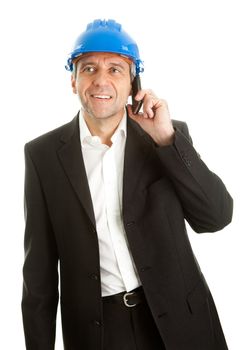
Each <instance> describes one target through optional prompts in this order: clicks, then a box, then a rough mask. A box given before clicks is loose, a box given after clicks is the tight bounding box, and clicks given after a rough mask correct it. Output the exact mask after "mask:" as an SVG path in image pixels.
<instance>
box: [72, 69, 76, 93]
mask: <svg viewBox="0 0 246 350" xmlns="http://www.w3.org/2000/svg"><path fill="white" fill-rule="evenodd" d="M71 86H72V90H73V93H74V94H77V88H76V78H75V76H74V74H72V75H71Z"/></svg>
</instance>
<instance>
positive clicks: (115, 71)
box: [111, 67, 120, 73]
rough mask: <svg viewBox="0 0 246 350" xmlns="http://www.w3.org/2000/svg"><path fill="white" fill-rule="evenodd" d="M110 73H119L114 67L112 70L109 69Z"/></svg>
mask: <svg viewBox="0 0 246 350" xmlns="http://www.w3.org/2000/svg"><path fill="white" fill-rule="evenodd" d="M111 71H112V72H113V73H120V70H119V69H118V68H115V67H113V68H112V69H111Z"/></svg>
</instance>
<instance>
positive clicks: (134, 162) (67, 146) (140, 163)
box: [57, 115, 152, 227]
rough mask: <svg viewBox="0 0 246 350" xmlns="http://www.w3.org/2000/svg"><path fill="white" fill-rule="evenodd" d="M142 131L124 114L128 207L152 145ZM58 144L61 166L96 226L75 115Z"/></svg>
mask: <svg viewBox="0 0 246 350" xmlns="http://www.w3.org/2000/svg"><path fill="white" fill-rule="evenodd" d="M146 137H147V138H148V136H146V133H145V132H144V131H143V130H142V129H141V127H140V126H139V125H138V124H137V123H135V122H134V121H132V120H131V119H130V118H128V121H127V140H126V147H125V158H124V173H123V208H129V204H130V203H131V200H132V198H133V196H134V191H135V190H136V188H137V187H138V183H139V178H140V177H141V173H142V171H143V167H144V163H145V160H146V157H147V155H148V154H149V152H150V150H151V149H152V147H151V146H150V142H148V141H146ZM61 142H62V143H63V145H62V147H61V148H60V149H59V150H58V151H57V154H58V157H59V159H60V162H61V164H62V167H63V169H64V171H65V173H66V175H67V177H68V179H69V181H70V183H71V185H72V187H73V189H74V191H75V193H76V195H77V197H78V198H79V200H80V202H81V204H82V206H83V208H84V210H85V212H86V214H87V215H88V217H89V219H90V221H91V223H92V224H93V225H94V227H96V223H95V216H94V210H93V204H92V199H91V194H90V189H89V184H88V180H87V176H86V170H85V165H84V161H83V156H82V151H81V143H80V136H79V115H77V116H76V117H75V118H74V119H73V120H72V121H71V122H70V123H68V124H67V127H66V129H65V130H64V133H63V135H62V137H61Z"/></svg>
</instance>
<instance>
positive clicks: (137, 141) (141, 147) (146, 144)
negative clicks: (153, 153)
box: [123, 118, 152, 209]
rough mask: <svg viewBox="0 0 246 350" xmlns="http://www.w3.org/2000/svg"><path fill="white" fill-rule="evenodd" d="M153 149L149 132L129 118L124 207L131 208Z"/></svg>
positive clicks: (124, 175) (125, 160) (124, 176)
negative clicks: (147, 159)
mask: <svg viewBox="0 0 246 350" xmlns="http://www.w3.org/2000/svg"><path fill="white" fill-rule="evenodd" d="M150 150H152V145H151V144H150V141H149V138H148V136H147V134H146V133H145V132H144V131H143V130H142V129H141V127H140V126H139V125H138V124H137V123H136V122H134V121H133V120H131V119H130V118H128V122H127V139H126V147H125V159H124V173H123V208H125V209H126V208H129V204H130V203H131V201H132V199H133V196H134V192H135V191H136V189H137V187H138V185H139V183H140V178H141V174H142V172H143V168H144V164H145V161H146V158H147V156H148V154H149V152H150Z"/></svg>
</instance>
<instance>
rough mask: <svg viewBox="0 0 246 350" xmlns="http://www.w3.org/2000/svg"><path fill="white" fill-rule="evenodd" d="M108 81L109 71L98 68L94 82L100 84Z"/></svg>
mask: <svg viewBox="0 0 246 350" xmlns="http://www.w3.org/2000/svg"><path fill="white" fill-rule="evenodd" d="M107 83H108V74H107V72H105V71H103V70H98V71H97V72H96V74H95V75H94V79H93V84H94V85H96V86H98V85H100V86H101V85H105V84H107Z"/></svg>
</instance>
